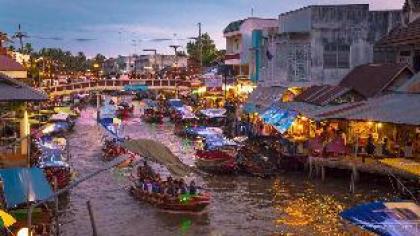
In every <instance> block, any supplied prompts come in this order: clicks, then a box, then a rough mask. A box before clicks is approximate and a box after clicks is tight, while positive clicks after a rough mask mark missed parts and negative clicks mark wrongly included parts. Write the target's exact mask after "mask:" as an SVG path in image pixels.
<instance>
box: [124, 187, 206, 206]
mask: <svg viewBox="0 0 420 236" xmlns="http://www.w3.org/2000/svg"><path fill="white" fill-rule="evenodd" d="M130 193H131V195H132V196H133V197H134V198H136V199H137V200H139V201H142V202H147V203H149V204H151V205H153V206H155V207H157V208H160V209H163V210H168V211H177V212H201V211H203V210H204V209H205V208H206V207H207V206H208V205H209V204H210V199H209V197H208V196H193V197H191V200H189V202H188V203H180V202H178V201H176V200H175V201H174V200H169V199H167V198H166V197H165V196H161V195H160V194H156V193H148V192H145V191H143V190H140V189H138V188H136V187H132V188H131V189H130Z"/></svg>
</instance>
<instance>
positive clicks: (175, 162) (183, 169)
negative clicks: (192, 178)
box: [122, 139, 191, 177]
mask: <svg viewBox="0 0 420 236" xmlns="http://www.w3.org/2000/svg"><path fill="white" fill-rule="evenodd" d="M122 146H123V147H124V148H126V149H128V150H129V151H131V152H134V153H137V154H139V155H140V156H142V157H146V158H149V159H152V160H153V161H155V162H157V163H160V164H162V165H165V166H166V168H168V170H169V171H170V172H171V173H172V174H173V175H176V176H180V177H181V176H186V175H188V174H189V173H190V172H191V168H190V167H189V166H187V165H185V164H184V163H182V162H181V161H180V160H179V158H178V157H177V156H175V155H174V154H173V153H172V152H171V150H169V148H168V147H166V146H165V145H164V144H162V143H160V142H157V141H154V140H150V139H133V140H128V141H125V142H124V143H123V144H122Z"/></svg>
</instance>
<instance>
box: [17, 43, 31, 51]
mask: <svg viewBox="0 0 420 236" xmlns="http://www.w3.org/2000/svg"><path fill="white" fill-rule="evenodd" d="M19 51H20V53H23V54H32V53H33V51H34V48H33V47H32V44H30V43H25V45H24V46H23V50H19Z"/></svg>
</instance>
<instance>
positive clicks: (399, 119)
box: [317, 93, 420, 125]
mask: <svg viewBox="0 0 420 236" xmlns="http://www.w3.org/2000/svg"><path fill="white" fill-rule="evenodd" d="M317 118H318V119H321V118H322V119H347V120H366V121H377V122H387V123H394V124H406V125H420V94H398V93H396V94H388V95H384V96H381V97H377V98H371V99H369V100H368V101H365V102H359V103H349V104H344V105H341V106H337V107H335V108H334V109H333V110H330V111H328V112H327V110H322V111H320V113H318V115H317Z"/></svg>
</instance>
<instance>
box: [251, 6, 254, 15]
mask: <svg viewBox="0 0 420 236" xmlns="http://www.w3.org/2000/svg"><path fill="white" fill-rule="evenodd" d="M251 17H254V8H253V7H251Z"/></svg>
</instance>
